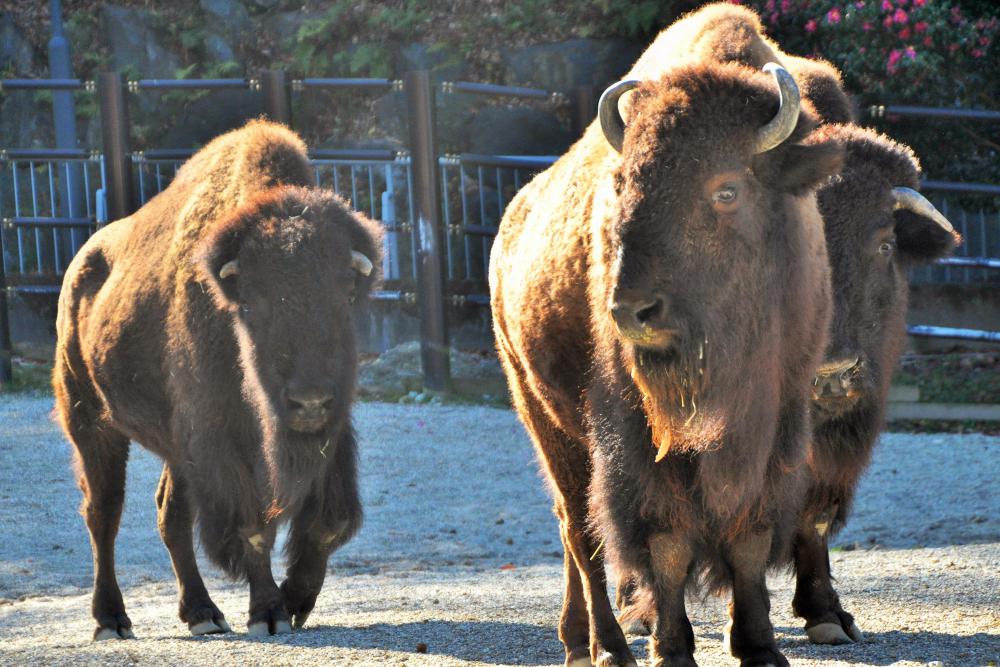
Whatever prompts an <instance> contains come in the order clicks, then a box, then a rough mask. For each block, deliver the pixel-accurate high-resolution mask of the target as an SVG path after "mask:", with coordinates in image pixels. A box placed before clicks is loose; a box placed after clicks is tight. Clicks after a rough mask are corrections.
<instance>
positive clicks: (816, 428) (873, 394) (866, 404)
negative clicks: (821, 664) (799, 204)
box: [793, 125, 961, 641]
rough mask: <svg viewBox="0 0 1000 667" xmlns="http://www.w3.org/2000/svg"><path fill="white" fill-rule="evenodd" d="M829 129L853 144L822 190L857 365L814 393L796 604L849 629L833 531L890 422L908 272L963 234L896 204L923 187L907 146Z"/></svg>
mask: <svg viewBox="0 0 1000 667" xmlns="http://www.w3.org/2000/svg"><path fill="white" fill-rule="evenodd" d="M822 133H823V135H824V136H826V137H829V138H831V139H833V140H836V141H839V142H840V143H842V144H843V145H844V146H845V148H846V151H847V153H846V155H847V158H846V161H845V164H844V169H843V171H842V173H841V175H840V177H839V178H836V179H834V180H833V181H832V182H831V183H830V184H829V185H827V186H825V187H824V188H822V189H821V190H820V191H819V193H818V202H819V207H820V212H821V213H822V215H823V222H824V227H825V230H826V241H827V248H828V251H829V257H830V266H831V271H832V280H833V288H834V317H833V328H832V333H831V338H830V346H829V348H828V350H827V354H826V358H827V359H828V360H839V359H854V358H858V363H857V364H856V365H855V366H854V367H853V368H852V369H850V372H851V373H852V377H851V380H850V387H849V390H848V391H847V392H846V394H845V395H843V396H833V397H823V396H817V397H816V398H815V400H814V401H813V424H814V425H813V437H812V446H811V447H810V451H809V459H808V462H809V469H810V472H811V473H812V474H811V478H812V481H811V484H810V489H809V492H808V495H807V503H806V506H805V511H804V512H803V518H802V525H801V527H800V529H799V531H798V534H797V535H796V538H795V554H794V555H795V570H796V575H797V587H796V595H795V599H794V601H793V607H794V609H795V612H796V614H798V615H799V616H802V617H803V618H805V619H806V627H807V628H811V627H813V626H816V625H818V624H820V623H835V624H837V625H840V626H842V629H843V630H844V631H845V633H846V634H847V635H848V636H851V635H852V633H854V634H856V633H857V630H856V628H854V627H853V626H854V619H853V617H851V615H850V614H848V613H846V612H845V611H844V610H843V608H842V607H841V606H840V602H839V600H838V597H837V594H836V592H835V591H834V589H833V585H832V583H831V576H830V564H829V558H828V556H827V539H828V536H829V535H830V534H832V533H835V532H836V531H837V530H839V529H840V528H841V527H843V525H844V523H845V521H846V520H847V516H848V513H849V512H850V507H851V503H852V501H853V499H854V490H855V488H856V487H857V483H858V479H859V478H860V476H861V474H862V473H863V472H864V470H865V468H866V467H867V466H868V463H869V460H870V458H871V452H872V449H873V447H874V446H875V442H876V440H877V438H878V434H879V431H880V430H881V428H882V424H883V422H884V417H885V405H886V400H887V396H888V392H889V383H890V380H891V378H892V372H893V369H894V368H895V365H896V361H897V359H898V358H899V355H900V353H901V351H902V349H903V343H904V341H905V338H906V321H905V316H906V302H907V293H908V284H907V273H908V271H909V270H910V269H911V268H913V267H915V266H918V265H920V264H925V263H928V262H931V261H934V260H935V259H938V258H940V257H943V256H945V255H947V254H948V253H950V252H951V250H952V249H953V248H954V247H955V246H956V245H957V244H958V243H959V242H960V240H961V239H960V237H959V236H958V234H957V233H954V232H952V233H949V232H947V231H945V230H944V229H942V228H941V227H940V226H939V225H938V224H937V223H936V222H934V221H933V220H929V219H925V218H923V217H921V216H919V215H917V214H915V213H913V212H911V211H908V210H900V211H893V199H892V188H894V187H900V186H902V187H908V188H913V189H916V188H918V187H919V170H920V167H919V164H918V163H917V160H916V157H915V156H914V155H913V152H912V151H911V150H910V149H909V148H908V147H906V146H903V145H901V144H898V143H896V142H894V141H892V140H891V139H889V138H888V137H885V136H884V135H880V134H878V133H876V132H874V131H872V130H867V129H862V128H859V127H855V126H851V125H843V126H838V125H831V126H829V127H826V128H824V129H823V130H822ZM841 641H843V638H841Z"/></svg>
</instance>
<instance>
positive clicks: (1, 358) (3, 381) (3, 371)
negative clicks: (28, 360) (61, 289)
mask: <svg viewBox="0 0 1000 667" xmlns="http://www.w3.org/2000/svg"><path fill="white" fill-rule="evenodd" d="M0 233H2V232H0ZM3 246H4V244H3V240H2V239H0V255H2V253H3V252H5V249H4V247H3ZM3 265H4V263H3V262H2V261H0V386H3V385H9V384H10V383H11V381H12V380H13V379H14V368H13V366H12V365H11V358H12V357H13V356H14V351H13V349H12V346H11V340H10V319H9V318H8V315H7V306H8V304H7V272H6V271H5V270H4V266H3Z"/></svg>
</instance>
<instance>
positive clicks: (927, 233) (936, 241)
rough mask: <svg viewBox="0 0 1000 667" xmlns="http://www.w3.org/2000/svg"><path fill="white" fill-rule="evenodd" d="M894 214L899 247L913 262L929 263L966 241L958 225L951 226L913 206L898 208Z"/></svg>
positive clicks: (909, 260)
mask: <svg viewBox="0 0 1000 667" xmlns="http://www.w3.org/2000/svg"><path fill="white" fill-rule="evenodd" d="M892 216H893V219H894V220H895V232H896V247H897V248H899V254H900V256H901V257H902V258H903V259H904V260H905V261H907V262H909V263H910V264H927V263H929V262H933V261H935V260H937V259H941V258H942V257H945V256H947V255H950V254H951V251H952V250H954V249H955V248H956V247H957V246H958V244H959V243H961V242H962V236H961V235H960V234H959V233H958V232H956V231H955V230H954V229H947V228H945V227H943V226H942V225H941V223H940V222H938V221H937V220H934V219H932V218H930V217H927V216H924V215H921V214H919V213H915V212H913V211H911V210H909V209H902V208H901V209H897V210H896V211H894V212H893V214H892Z"/></svg>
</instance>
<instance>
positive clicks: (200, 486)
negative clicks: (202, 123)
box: [53, 121, 380, 639]
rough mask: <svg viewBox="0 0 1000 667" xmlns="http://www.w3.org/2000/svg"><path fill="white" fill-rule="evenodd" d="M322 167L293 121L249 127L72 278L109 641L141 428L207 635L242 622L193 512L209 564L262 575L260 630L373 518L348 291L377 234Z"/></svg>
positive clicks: (87, 254)
mask: <svg viewBox="0 0 1000 667" xmlns="http://www.w3.org/2000/svg"><path fill="white" fill-rule="evenodd" d="M312 179H313V172H312V169H311V167H310V165H309V162H308V159H307V157H306V151H305V146H304V145H303V143H302V141H301V140H300V139H299V138H298V137H297V136H296V135H295V134H293V133H292V132H290V131H289V130H287V129H285V128H283V127H282V126H280V125H275V124H272V123H268V122H263V121H258V122H251V123H250V124H248V125H247V126H246V127H244V128H242V129H240V130H236V131H233V132H230V133H228V134H225V135H223V136H221V137H219V138H217V139H215V140H214V141H212V142H211V143H209V144H208V145H207V146H206V147H205V148H204V149H202V150H201V151H199V152H198V153H197V154H195V155H194V156H193V157H192V158H191V159H190V160H189V161H188V162H187V163H186V164H185V165H184V166H183V167H182V168H181V169H180V170H179V171H178V173H177V177H176V178H175V180H174V181H173V183H171V184H170V186H169V187H168V188H167V189H166V190H164V191H163V192H162V193H161V194H159V195H158V196H156V197H155V198H153V199H152V200H150V201H149V203H147V204H146V205H145V206H143V207H142V208H141V209H140V210H139V211H138V212H136V213H135V214H134V215H132V216H130V217H128V218H125V219H123V220H119V221H117V222H114V223H112V224H111V225H108V226H107V227H105V228H103V229H101V230H100V231H98V232H97V233H96V234H95V235H94V236H93V237H92V238H91V239H90V240H89V241H88V242H87V243H86V244H85V245H84V247H83V248H82V249H81V250H80V252H79V253H78V254H77V256H76V257H75V258H74V260H73V262H72V264H71V265H70V267H69V269H68V270H67V272H66V277H65V280H64V282H63V288H62V293H61V295H60V300H59V314H58V320H57V331H58V343H57V355H56V365H55V370H54V373H53V385H54V388H55V394H56V411H57V413H58V417H59V419H60V421H61V424H62V427H63V429H64V430H65V432H66V435H67V436H68V437H69V439H70V441H71V442H72V443H73V446H74V450H75V461H76V468H77V478H78V482H79V485H80V488H81V490H82V491H83V506H82V514H83V516H84V518H85V520H86V524H87V527H88V529H89V530H90V535H91V542H92V547H93V552H94V569H95V573H94V595H93V604H92V612H93V615H94V618H95V619H97V629H96V631H95V633H94V638H95V639H110V638H116V637H120V638H130V637H132V636H133V633H132V623H131V621H130V620H129V618H128V616H127V615H126V613H125V605H124V602H123V600H122V595H121V591H120V590H119V587H118V583H117V580H116V577H115V570H114V543H115V536H116V534H117V532H118V525H119V519H120V517H121V511H122V501H123V494H124V490H125V464H126V460H127V459H128V451H129V441H130V440H134V441H136V442H138V443H140V444H142V445H143V446H144V447H146V448H147V449H149V450H151V451H152V452H154V453H155V454H157V455H158V456H159V457H161V458H162V459H163V461H164V466H163V475H162V477H161V479H160V484H159V488H158V489H157V492H156V502H157V506H158V507H159V519H158V524H159V529H160V535H161V536H162V538H163V541H164V543H165V544H166V546H167V549H168V550H169V552H170V557H171V560H172V562H173V567H174V571H175V573H176V575H177V583H178V587H179V598H180V617H181V620H183V621H186V622H187V623H188V626H189V628H190V631H191V632H192V633H193V634H196V635H198V634H205V633H213V632H225V631H228V630H229V625H228V624H227V623H226V620H225V617H224V616H223V614H222V612H221V611H219V609H218V608H217V607H216V606H215V604H214V603H213V602H212V600H211V598H210V597H209V595H208V592H207V590H206V589H205V585H204V582H203V581H202V578H201V575H200V574H199V572H198V566H197V563H196V560H195V552H194V544H193V535H192V528H193V524H194V522H195V521H197V522H198V524H199V526H200V532H201V542H202V545H203V547H204V548H205V550H206V551H207V553H208V555H209V556H210V557H211V559H212V560H213V561H214V562H216V563H217V564H218V565H219V566H221V567H222V568H223V569H224V570H225V571H226V572H227V573H228V574H229V575H231V576H233V577H236V578H245V579H247V580H248V581H249V584H250V620H249V632H250V634H251V635H267V634H268V633H272V634H273V633H278V632H284V631H288V630H289V629H290V622H291V623H294V624H295V625H296V626H301V625H302V624H303V623H304V622H305V620H306V618H307V617H308V616H309V612H310V611H311V610H312V608H313V605H314V604H315V601H316V596H317V594H318V593H319V590H320V588H321V586H322V584H323V579H324V576H325V573H326V562H327V559H328V557H329V555H330V554H331V553H332V552H333V550H334V549H336V548H337V547H338V546H340V545H341V544H343V543H344V542H346V541H347V540H348V539H350V538H351V536H352V535H353V534H354V533H355V531H357V529H358V527H359V526H360V523H361V506H360V502H359V499H358V490H357V481H356V462H355V458H356V451H355V450H356V447H355V441H354V433H353V430H352V427H351V423H350V412H349V411H350V404H351V400H352V396H353V391H354V382H355V373H356V366H357V353H356V343H355V334H354V330H353V317H352V306H351V303H352V301H354V299H355V298H357V297H362V296H364V295H366V293H367V292H368V290H369V289H370V287H371V285H372V280H373V278H374V275H373V271H372V269H373V266H374V265H377V264H378V255H379V249H380V240H379V230H378V228H377V226H376V225H375V224H374V223H372V222H371V221H369V220H366V219H365V218H363V217H361V216H360V215H358V214H356V213H353V212H351V211H350V210H349V209H348V207H347V206H346V205H345V203H344V202H343V201H341V200H340V199H338V198H337V197H336V196H334V195H332V194H330V193H327V192H323V191H320V190H318V189H315V188H308V187H305V186H307V185H308V184H309V183H311V182H312ZM284 519H290V521H291V530H290V535H289V538H288V542H287V548H286V556H287V561H288V571H287V577H286V579H285V581H284V583H283V584H282V585H281V588H280V589H279V588H278V586H277V585H276V584H275V582H274V579H273V577H272V574H271V548H272V545H273V544H274V539H275V532H276V529H277V525H278V523H279V521H281V520H284Z"/></svg>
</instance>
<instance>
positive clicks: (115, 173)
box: [97, 72, 136, 222]
mask: <svg viewBox="0 0 1000 667" xmlns="http://www.w3.org/2000/svg"><path fill="white" fill-rule="evenodd" d="M97 89H98V96H99V98H100V104H101V135H102V140H103V145H104V164H105V169H106V172H107V176H108V180H107V183H106V184H105V185H106V188H107V189H106V192H107V197H108V221H109V222H111V221H114V220H118V219H120V218H125V217H127V216H129V215H131V214H132V212H133V211H135V209H136V206H135V194H134V192H135V191H134V189H133V187H132V158H131V154H130V152H129V148H128V134H129V118H128V101H127V100H126V98H125V83H124V81H123V80H122V75H121V74H119V73H118V72H101V73H100V74H99V75H98V78H97Z"/></svg>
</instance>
